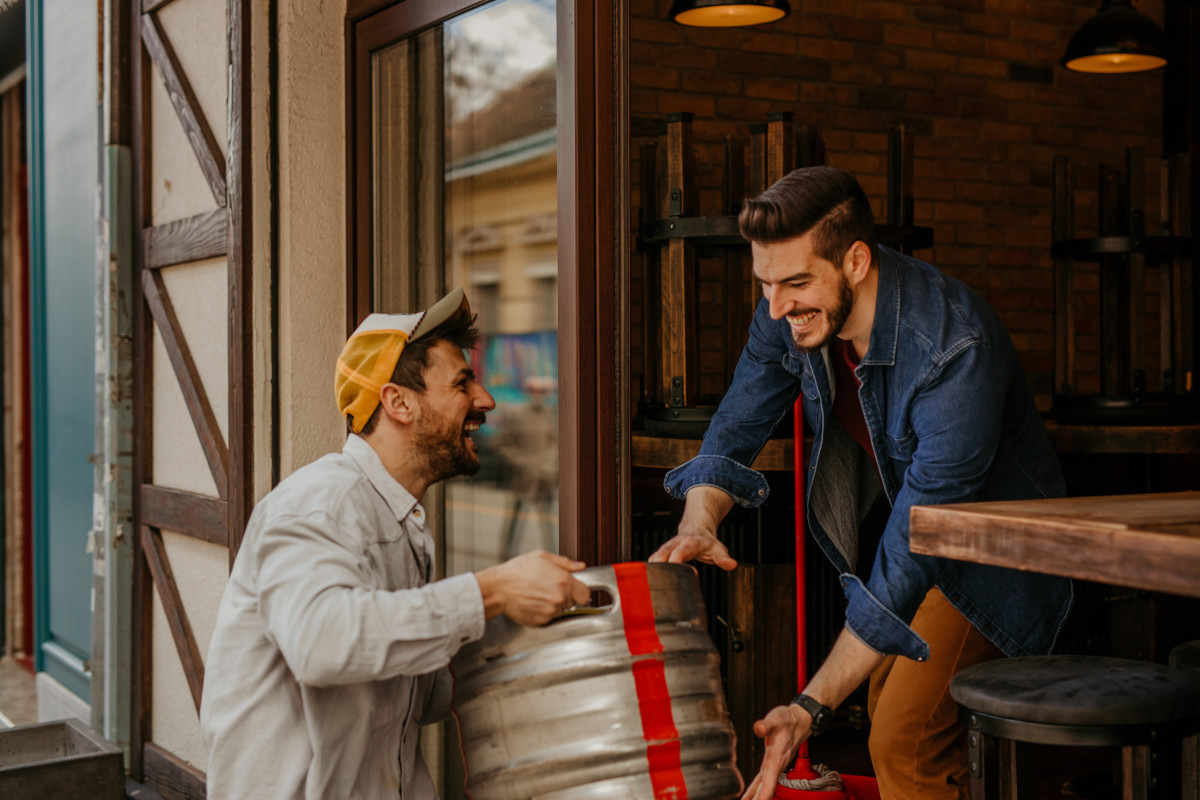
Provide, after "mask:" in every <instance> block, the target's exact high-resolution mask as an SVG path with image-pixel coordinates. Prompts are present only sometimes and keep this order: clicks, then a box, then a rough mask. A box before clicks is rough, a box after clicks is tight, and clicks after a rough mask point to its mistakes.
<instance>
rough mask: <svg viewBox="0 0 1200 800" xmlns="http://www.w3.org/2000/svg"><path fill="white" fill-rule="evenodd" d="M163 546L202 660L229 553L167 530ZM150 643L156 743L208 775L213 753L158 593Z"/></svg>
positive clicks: (153, 726) (210, 634) (151, 719)
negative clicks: (209, 757) (202, 734)
mask: <svg viewBox="0 0 1200 800" xmlns="http://www.w3.org/2000/svg"><path fill="white" fill-rule="evenodd" d="M163 546H164V547H165V549H166V553H167V559H168V560H169V561H170V562H171V569H172V570H173V571H174V573H175V583H176V586H177V587H178V589H179V596H180V598H181V599H182V601H183V607H184V608H185V609H187V615H188V623H189V624H190V625H191V627H192V633H193V634H194V635H195V637H196V646H197V647H198V648H199V649H200V657H201V660H203V659H204V656H205V654H206V653H207V652H208V643H209V641H210V640H211V639H212V634H213V629H214V628H215V627H216V623H217V609H218V608H219V606H220V598H221V592H222V591H224V589H225V582H226V581H227V580H228V578H229V570H228V567H227V558H228V556H227V555H226V553H227V551H226V550H225V548H224V547H220V546H218V545H215V544H210V543H208V542H204V541H201V540H199V539H193V538H191V537H189V536H180V535H179V534H175V533H170V532H169V531H163ZM214 598H215V600H214ZM151 640H152V642H153V654H152V656H151V658H152V663H151V670H152V675H153V686H154V707H153V708H152V709H151V718H150V730H151V732H152V739H153V741H154V742H155V743H156V744H157V745H158V746H160V747H163V748H165V749H166V750H168V751H170V752H171V753H174V754H175V755H176V756H178V757H179V758H181V759H183V760H184V761H187V762H188V763H189V764H191V765H193V766H194V767H196V768H197V769H199V770H201V771H204V770H205V768H206V766H207V764H208V751H207V750H206V749H205V747H204V739H203V738H202V736H201V733H200V717H199V715H198V714H197V713H196V706H195V705H194V704H193V702H192V694H191V690H190V689H189V688H188V684H187V678H186V677H185V676H184V673H183V667H182V666H181V665H180V661H179V654H178V652H177V651H176V649H175V640H174V639H172V638H171V629H170V627H169V626H168V625H167V617H166V614H165V613H164V612H163V607H162V601H161V599H160V598H159V597H158V595H157V593H156V594H155V597H154V628H153V630H152V631H151Z"/></svg>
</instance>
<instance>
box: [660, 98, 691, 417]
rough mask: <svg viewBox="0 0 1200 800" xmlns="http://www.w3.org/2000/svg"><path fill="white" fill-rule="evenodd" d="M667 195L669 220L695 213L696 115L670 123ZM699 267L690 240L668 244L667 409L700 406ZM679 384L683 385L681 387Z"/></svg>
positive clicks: (663, 360) (663, 344)
mask: <svg viewBox="0 0 1200 800" xmlns="http://www.w3.org/2000/svg"><path fill="white" fill-rule="evenodd" d="M666 151H667V193H666V203H667V208H666V212H667V213H666V214H664V215H663V216H664V217H688V216H692V215H693V214H694V213H695V205H694V203H693V202H692V200H693V197H694V195H693V191H692V187H691V184H692V183H693V180H692V115H691V114H672V115H671V117H670V119H669V121H668V122H667V147H666ZM695 273H696V263H695V252H694V248H693V246H692V243H691V242H690V241H688V240H687V239H670V240H668V241H667V247H666V251H665V254H664V255H663V256H662V270H661V275H660V277H659V281H660V282H659V287H660V292H661V297H660V304H661V305H660V312H659V313H660V314H661V320H662V321H661V323H660V325H659V330H658V337H659V358H660V369H661V370H662V374H661V375H660V376H659V397H660V398H661V399H662V402H663V403H664V404H665V405H667V406H689V405H692V404H693V403H694V402H695V401H696V395H697V393H698V392H697V387H698V386H699V383H700V381H699V375H698V374H697V369H696V364H697V355H696V326H695V324H694V323H695V308H696V296H695V287H696V280H695ZM676 381H678V382H679V383H678V385H676Z"/></svg>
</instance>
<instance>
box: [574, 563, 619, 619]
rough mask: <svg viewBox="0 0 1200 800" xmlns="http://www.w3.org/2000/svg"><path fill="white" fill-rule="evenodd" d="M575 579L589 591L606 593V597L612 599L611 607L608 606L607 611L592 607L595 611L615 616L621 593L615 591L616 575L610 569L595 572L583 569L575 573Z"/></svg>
mask: <svg viewBox="0 0 1200 800" xmlns="http://www.w3.org/2000/svg"><path fill="white" fill-rule="evenodd" d="M588 573H592V574H588ZM575 577H576V579H577V580H578V581H579V582H580V583H582V584H583V585H584V586H586V587H588V588H589V589H591V590H592V591H593V592H594V591H597V590H601V591H605V592H607V593H608V596H609V597H611V598H612V606H610V607H609V608H608V609H605V608H602V607H598V606H593V607H594V608H595V609H596V611H598V612H602V613H609V614H616V613H617V612H619V611H620V610H621V593H620V592H619V591H618V590H617V580H616V573H614V572H613V569H612V567H608V568H607V569H605V570H596V571H595V572H593V571H592V570H591V569H585V570H583V571H581V572H577V573H575Z"/></svg>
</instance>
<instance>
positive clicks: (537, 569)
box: [475, 550, 592, 625]
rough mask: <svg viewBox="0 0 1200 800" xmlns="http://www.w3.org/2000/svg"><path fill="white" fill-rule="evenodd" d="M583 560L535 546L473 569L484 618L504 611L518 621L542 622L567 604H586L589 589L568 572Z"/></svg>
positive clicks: (559, 613) (563, 608)
mask: <svg viewBox="0 0 1200 800" xmlns="http://www.w3.org/2000/svg"><path fill="white" fill-rule="evenodd" d="M585 566H587V565H586V564H584V563H583V562H582V561H574V560H572V559H570V558H567V557H566V556H559V555H554V554H553V553H547V552H546V551H545V550H536V551H534V552H532V553H525V554H524V555H519V556H517V557H516V558H512V559H509V560H508V561H505V562H504V563H503V564H497V565H496V566H494V567H488V568H486V569H481V570H480V571H478V572H476V573H475V580H477V581H478V582H479V591H480V593H481V594H482V595H483V611H484V616H485V617H486V618H487V619H491V618H492V617H494V616H496V615H498V614H504V615H505V616H507V617H508V618H509V619H511V620H512V621H513V622H516V623H519V624H521V625H545V624H546V623H547V622H549V621H550V620H552V619H554V618H555V617H557V616H560V615H561V614H562V613H563V612H564V611H566V610H567V609H568V608H570V607H572V606H575V605H585V604H587V602H588V601H589V600H590V599H591V596H592V595H591V590H590V589H588V587H586V586H584V585H583V584H582V583H580V582H579V581H578V580H576V579H575V578H574V577H572V576H571V573H572V572H578V571H579V570H581V569H583V568H584V567H585Z"/></svg>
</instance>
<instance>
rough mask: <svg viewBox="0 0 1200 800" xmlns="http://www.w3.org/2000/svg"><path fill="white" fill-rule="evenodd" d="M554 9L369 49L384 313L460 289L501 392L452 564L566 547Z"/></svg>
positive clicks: (515, 1)
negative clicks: (561, 541) (561, 496)
mask: <svg viewBox="0 0 1200 800" xmlns="http://www.w3.org/2000/svg"><path fill="white" fill-rule="evenodd" d="M555 16H556V15H555V8H554V2H553V0H494V2H490V3H487V4H485V5H482V6H479V7H476V8H473V9H471V10H468V11H466V12H464V13H462V14H460V15H458V16H456V17H453V18H452V19H449V20H447V21H444V22H442V23H440V24H437V25H433V26H430V27H427V28H425V29H424V30H422V31H420V32H419V33H417V34H415V35H412V36H409V37H406V38H403V39H401V40H399V41H397V42H396V43H394V44H391V45H389V46H386V47H383V48H381V49H379V50H377V51H375V52H374V53H373V54H372V55H371V76H372V81H371V84H372V97H371V103H372V112H373V113H372V126H371V136H372V142H371V151H372V156H373V170H372V175H371V178H372V200H373V202H372V211H371V215H372V245H373V247H372V250H373V253H372V284H373V285H372V295H373V299H372V310H375V311H384V312H407V311H412V310H415V309H417V308H421V307H424V306H425V305H427V304H428V303H429V302H430V301H431V300H433V299H436V297H438V296H440V295H441V294H443V293H444V292H445V291H447V290H449V289H451V288H453V287H454V286H462V287H463V288H464V290H465V291H466V294H467V298H468V299H469V300H470V302H471V305H472V308H473V310H474V311H475V312H476V313H477V314H478V315H479V327H480V330H481V332H482V334H483V337H482V340H481V342H480V344H479V346H478V348H477V349H476V350H475V351H474V352H473V353H471V354H470V355H469V360H470V361H471V362H472V366H473V367H474V369H475V371H476V374H477V375H479V376H480V379H481V381H482V382H483V384H484V385H485V386H486V387H487V389H488V391H490V392H491V393H492V395H493V396H494V397H495V398H496V409H495V410H494V411H493V412H491V413H490V414H488V420H487V424H486V425H485V426H484V427H483V429H482V430H481V431H480V433H479V434H478V435H477V436H476V441H477V442H478V443H479V446H480V451H481V460H482V462H483V469H482V470H481V471H480V472H479V474H477V475H475V476H473V477H469V478H468V477H461V478H457V479H454V480H452V481H449V482H447V483H446V484H445V485H444V486H443V487H442V491H441V501H442V508H443V513H442V515H441V519H442V529H443V537H442V539H443V543H444V560H443V563H444V569H445V573H446V574H448V575H449V574H455V573H459V572H466V571H473V570H476V569H479V568H481V567H485V566H488V565H490V564H494V563H497V562H499V561H502V560H504V559H506V558H509V557H511V556H514V555H517V554H518V553H522V552H526V551H528V550H532V549H536V548H543V549H547V550H551V551H554V550H556V549H557V546H558V485H557V484H558V481H557V476H558V432H557V427H558V411H557V386H558V314H557V296H558V254H557V195H558V184H557V141H558V137H557V108H556V66H557V59H556V55H557V52H556V22H555ZM435 502H436V501H435ZM430 505H431V506H432V507H431V509H430V510H431V513H434V512H436V505H435V504H432V503H431V504H430Z"/></svg>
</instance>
